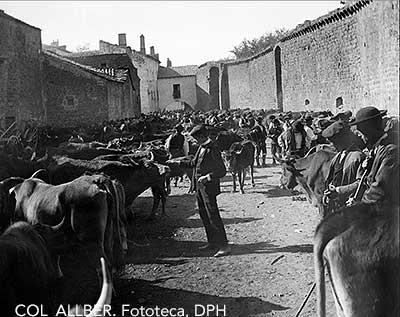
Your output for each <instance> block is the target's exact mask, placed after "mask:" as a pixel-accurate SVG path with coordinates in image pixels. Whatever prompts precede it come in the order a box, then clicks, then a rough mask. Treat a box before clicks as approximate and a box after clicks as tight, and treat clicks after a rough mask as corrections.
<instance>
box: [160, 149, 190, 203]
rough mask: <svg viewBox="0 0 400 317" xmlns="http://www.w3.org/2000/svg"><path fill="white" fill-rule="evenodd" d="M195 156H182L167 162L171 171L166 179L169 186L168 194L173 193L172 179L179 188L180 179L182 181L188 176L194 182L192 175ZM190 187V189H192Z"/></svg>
mask: <svg viewBox="0 0 400 317" xmlns="http://www.w3.org/2000/svg"><path fill="white" fill-rule="evenodd" d="M192 161H193V155H189V156H182V157H176V158H173V159H170V160H168V161H166V162H165V165H167V166H168V167H169V169H170V173H169V174H168V177H167V179H166V186H167V194H168V195H169V194H170V193H171V178H175V187H176V186H177V180H178V178H179V177H180V178H181V179H182V178H183V176H185V175H186V176H187V177H188V178H189V179H190V182H192V175H193V165H192ZM191 187H192V186H190V187H189V188H191Z"/></svg>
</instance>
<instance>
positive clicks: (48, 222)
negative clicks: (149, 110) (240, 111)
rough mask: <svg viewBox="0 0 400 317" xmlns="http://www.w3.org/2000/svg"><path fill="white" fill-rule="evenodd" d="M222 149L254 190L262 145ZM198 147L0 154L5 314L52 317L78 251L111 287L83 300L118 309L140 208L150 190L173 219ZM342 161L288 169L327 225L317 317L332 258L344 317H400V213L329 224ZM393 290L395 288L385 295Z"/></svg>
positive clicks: (321, 240) (359, 211) (63, 148)
mask: <svg viewBox="0 0 400 317" xmlns="http://www.w3.org/2000/svg"><path fill="white" fill-rule="evenodd" d="M216 142H217V144H218V145H219V147H220V149H221V151H222V156H223V158H224V160H225V162H226V165H227V169H228V171H229V172H230V173H231V174H232V178H233V190H234V191H236V176H237V177H238V181H239V189H240V192H241V193H243V192H244V179H245V176H246V170H248V169H249V170H250V176H251V181H252V186H254V178H253V167H254V158H255V153H257V146H258V145H257V144H256V142H254V140H251V138H250V139H246V138H243V137H242V136H241V135H240V134H238V133H235V132H232V131H226V130H221V131H220V132H219V133H218V136H217V138H216ZM111 144H116V142H111ZM119 144H122V143H119ZM190 145H191V150H190V155H189V156H187V157H179V158H173V159H170V156H169V153H168V152H167V151H166V150H165V149H164V147H163V140H153V141H149V142H141V143H140V144H127V143H123V146H119V147H118V148H117V147H115V148H113V147H110V146H109V145H107V144H103V143H100V142H89V143H72V142H67V143H63V144H60V145H59V146H58V147H56V148H48V149H47V150H46V155H45V156H44V157H42V158H39V159H32V160H24V159H21V158H16V157H14V156H10V155H7V154H4V153H0V179H1V180H2V181H1V182H0V233H2V235H1V236H0V285H1V287H0V306H1V307H3V309H2V315H3V314H4V315H5V316H14V314H15V313H14V308H15V306H16V305H17V304H44V306H45V308H46V310H47V311H48V312H49V313H50V314H52V313H53V314H54V307H56V303H55V298H54V292H53V289H54V287H55V285H56V284H57V283H59V281H60V278H61V277H62V276H63V272H62V270H61V267H63V266H66V265H67V264H66V263H64V262H63V261H64V259H63V255H64V254H65V252H67V251H68V250H74V248H82V249H84V250H85V252H86V254H88V255H90V256H88V257H87V259H88V260H87V263H82V266H85V265H87V267H88V268H89V267H90V268H91V269H93V268H95V270H96V272H98V274H97V276H96V281H97V283H96V284H97V287H96V291H99V290H100V284H101V281H103V282H102V284H103V288H102V292H101V295H100V297H99V299H98V300H97V296H95V294H92V295H91V297H89V298H88V299H84V300H87V301H89V302H92V303H94V302H97V304H96V306H95V307H96V308H95V309H94V310H93V311H92V312H91V316H95V314H99V310H101V306H102V305H105V304H109V303H110V301H111V288H112V281H111V275H112V272H115V271H116V270H118V269H119V268H121V267H122V266H123V265H124V263H125V262H124V261H125V256H126V254H127V252H128V245H129V242H130V240H129V239H128V232H127V231H128V229H127V228H128V225H129V223H131V222H132V221H134V219H135V218H134V215H135V210H134V209H133V208H132V204H133V202H134V200H135V199H136V198H137V197H138V196H139V195H140V194H142V193H143V192H144V191H145V190H147V189H149V188H151V191H152V195H153V207H152V210H151V211H150V214H149V217H153V216H154V215H155V213H156V211H157V209H158V207H159V204H160V202H161V207H162V213H165V203H166V199H167V197H168V195H169V193H170V191H171V188H170V186H171V185H170V184H171V180H173V179H175V184H176V182H177V180H178V179H179V178H182V177H183V176H184V175H187V176H189V178H191V175H192V169H193V167H192V159H193V154H194V153H195V152H196V148H197V147H198V144H196V142H195V141H194V140H192V142H191V144H190ZM334 155H335V151H334V149H332V148H331V147H330V146H327V145H325V146H318V147H317V148H316V149H315V151H310V152H309V153H308V154H307V155H306V156H305V157H304V158H300V159H291V160H282V159H281V160H280V162H281V165H282V177H281V185H282V186H284V187H286V188H290V189H292V188H294V187H295V186H296V185H298V184H299V185H300V186H302V187H303V189H304V190H305V192H306V195H307V197H308V199H309V201H310V202H311V203H313V204H314V205H315V206H317V207H318V208H319V210H320V215H321V217H322V218H324V220H323V221H322V222H321V223H320V225H319V226H318V228H317V230H316V235H315V245H314V254H315V268H316V283H317V290H318V294H319V303H320V304H319V309H318V310H319V314H320V316H325V304H324V302H325V281H324V265H323V263H324V259H325V262H326V263H328V265H327V268H328V272H329V275H330V279H331V281H332V285H333V288H334V294H335V298H336V303H337V305H339V307H340V309H339V311H342V312H343V314H344V316H376V317H377V316H395V315H394V314H395V313H394V312H395V311H398V309H399V304H398V302H396V298H398V295H399V287H398V286H399V284H398V281H399V280H398V276H399V270H398V261H399V239H398V236H397V234H396V232H397V231H396V230H397V226H396V225H397V224H398V211H397V210H396V209H395V208H393V210H388V211H387V212H381V211H379V212H377V211H376V210H374V208H372V207H370V206H366V205H362V204H360V205H357V206H354V207H351V208H345V209H343V210H342V211H340V212H337V213H335V214H332V215H326V214H325V213H324V208H323V204H322V195H323V191H324V189H325V188H324V182H325V179H326V177H327V174H328V172H329V164H330V161H331V159H332V158H333V156H334ZM372 246H373V247H372ZM101 259H102V260H101ZM104 259H105V260H104ZM77 260H78V261H80V259H77ZM82 261H83V260H82ZM83 264H85V265H83ZM101 264H102V265H101ZM387 285H390V287H392V288H391V289H383V286H387ZM97 293H98V292H96V294H97ZM96 309H97V310H96ZM73 314H74V312H71V315H73ZM100 315H101V313H100ZM96 316H99V315H96Z"/></svg>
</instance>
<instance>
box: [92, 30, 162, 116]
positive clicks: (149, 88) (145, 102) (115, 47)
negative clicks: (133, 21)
mask: <svg viewBox="0 0 400 317" xmlns="http://www.w3.org/2000/svg"><path fill="white" fill-rule="evenodd" d="M150 48H151V49H150V54H147V53H146V45H145V38H144V36H143V35H141V36H140V51H136V50H134V49H131V47H130V46H127V42H126V34H124V33H122V34H119V35H118V44H111V43H108V42H105V41H101V40H100V42H99V51H100V52H103V53H116V52H125V53H126V54H128V56H129V57H130V59H131V60H132V63H133V65H134V66H135V67H136V68H137V70H138V76H139V78H140V100H141V111H142V112H143V113H148V112H152V111H157V110H159V106H158V98H157V77H158V67H159V64H160V61H159V56H158V54H156V53H155V51H154V46H151V47H150Z"/></svg>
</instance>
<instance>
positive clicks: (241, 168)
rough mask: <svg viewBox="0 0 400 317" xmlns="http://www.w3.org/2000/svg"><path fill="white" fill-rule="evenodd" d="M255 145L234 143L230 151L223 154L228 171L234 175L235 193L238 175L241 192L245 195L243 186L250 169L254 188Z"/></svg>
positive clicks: (245, 142) (250, 142) (249, 142)
mask: <svg viewBox="0 0 400 317" xmlns="http://www.w3.org/2000/svg"><path fill="white" fill-rule="evenodd" d="M255 150H256V149H255V145H254V143H253V142H252V141H242V142H235V143H233V144H232V145H231V146H230V148H229V150H228V151H224V152H222V157H223V158H224V161H225V163H226V165H227V169H228V170H229V171H230V172H231V174H232V180H233V191H234V192H236V174H237V175H238V179H239V188H240V192H241V193H242V194H244V190H243V185H244V179H245V177H246V169H247V168H250V177H251V185H252V186H253V187H254V186H255V183H254V175H253V173H254V153H255Z"/></svg>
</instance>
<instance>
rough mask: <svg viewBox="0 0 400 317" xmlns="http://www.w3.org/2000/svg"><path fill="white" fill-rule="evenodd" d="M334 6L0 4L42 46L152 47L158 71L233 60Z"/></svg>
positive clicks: (258, 3) (301, 3)
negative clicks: (121, 37) (36, 34)
mask: <svg viewBox="0 0 400 317" xmlns="http://www.w3.org/2000/svg"><path fill="white" fill-rule="evenodd" d="M340 6H341V5H340V2H339V1H338V0H335V1H113V2H111V1H51V2H50V1H12V2H11V1H0V9H2V10H4V11H5V13H7V14H9V15H11V16H13V17H15V18H17V19H19V20H22V21H24V22H26V23H28V24H31V25H33V26H36V27H38V28H40V29H41V30H42V43H44V44H50V43H51V42H52V41H54V40H59V44H60V45H67V49H68V50H70V51H76V49H77V48H78V47H82V46H86V45H88V46H89V48H90V49H91V50H95V49H98V47H99V40H104V41H107V42H110V43H115V44H117V43H118V34H119V33H126V37H127V44H128V45H129V46H131V48H133V49H135V50H139V48H140V40H139V38H140V35H141V34H143V35H144V36H145V42H146V52H147V53H149V51H150V46H154V47H155V51H156V53H159V55H160V61H161V65H162V66H166V60H167V58H170V59H171V61H172V66H182V65H201V64H203V63H205V62H207V61H212V60H219V59H221V58H227V57H233V55H232V53H231V52H230V51H231V50H232V49H233V47H234V46H237V45H238V44H240V43H241V42H242V40H243V39H245V38H246V39H253V38H257V37H260V36H261V35H263V34H264V33H265V32H270V31H274V30H276V29H278V28H286V29H292V28H294V27H296V25H298V24H301V23H303V22H304V21H305V20H313V19H315V18H318V17H319V16H321V15H324V14H326V13H328V12H329V11H332V10H334V9H336V8H338V7H340Z"/></svg>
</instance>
